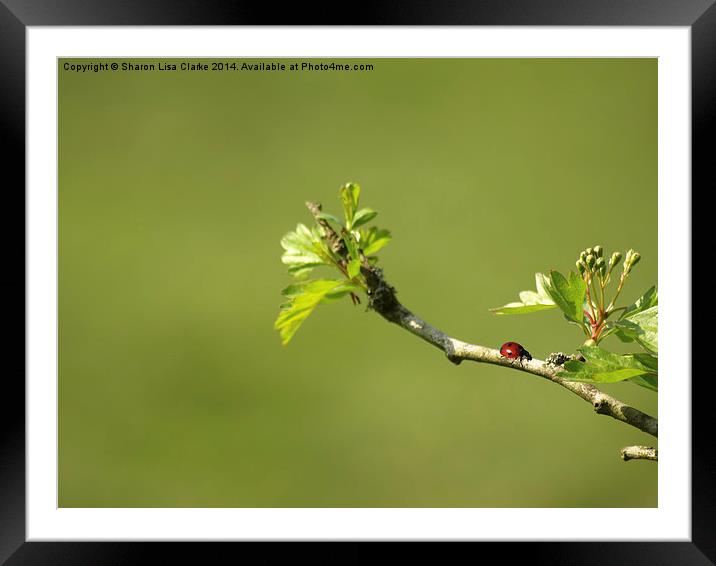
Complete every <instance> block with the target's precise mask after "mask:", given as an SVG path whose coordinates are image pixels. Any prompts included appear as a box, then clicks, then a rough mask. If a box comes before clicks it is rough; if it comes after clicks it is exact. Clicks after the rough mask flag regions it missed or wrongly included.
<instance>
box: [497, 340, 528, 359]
mask: <svg viewBox="0 0 716 566" xmlns="http://www.w3.org/2000/svg"><path fill="white" fill-rule="evenodd" d="M500 354H502V356H503V357H505V358H507V359H508V360H528V361H529V360H531V359H532V355H531V354H530V353H529V352H528V351H527V350H525V349H524V348H523V347H522V344H518V343H517V342H505V343H504V344H503V345H502V346H501V347H500Z"/></svg>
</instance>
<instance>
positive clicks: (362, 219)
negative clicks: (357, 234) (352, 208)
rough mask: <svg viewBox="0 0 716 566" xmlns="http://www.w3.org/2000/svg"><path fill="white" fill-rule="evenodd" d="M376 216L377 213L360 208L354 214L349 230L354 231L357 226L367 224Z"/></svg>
mask: <svg viewBox="0 0 716 566" xmlns="http://www.w3.org/2000/svg"><path fill="white" fill-rule="evenodd" d="M377 215H378V213H377V212H376V211H375V210H373V209H372V208H361V209H360V210H359V211H358V212H356V213H355V216H353V222H352V224H351V230H355V229H356V228H358V226H363V225H364V224H368V222H370V221H371V220H373V219H374V218H375V217H376V216H377Z"/></svg>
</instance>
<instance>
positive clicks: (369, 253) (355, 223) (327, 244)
mask: <svg viewBox="0 0 716 566" xmlns="http://www.w3.org/2000/svg"><path fill="white" fill-rule="evenodd" d="M360 191H361V189H360V186H359V185H357V184H355V183H347V184H345V185H343V186H342V187H341V188H340V193H339V194H340V201H341V205H342V208H343V218H342V219H341V218H339V217H337V216H334V215H332V214H329V213H326V212H323V210H322V209H321V207H320V205H318V204H315V203H307V206H308V207H309V209H310V210H311V211H312V212H313V216H314V225H313V226H311V227H307V226H305V225H304V224H298V226H296V229H295V230H294V231H292V232H289V233H287V234H286V235H285V236H284V237H283V238H282V239H281V246H282V247H283V249H284V253H283V256H282V257H281V261H282V262H283V263H284V264H286V265H287V266H288V273H289V275H291V276H293V277H294V278H295V279H297V280H298V283H296V284H294V285H290V286H288V287H286V288H285V289H284V290H283V291H282V293H283V295H284V296H285V297H286V299H287V301H286V302H285V303H284V304H282V305H281V310H280V312H279V315H278V318H277V319H276V322H275V324H274V328H275V329H276V330H278V331H279V334H280V336H281V341H282V343H283V344H284V345H285V344H288V342H289V341H290V340H291V338H292V337H293V336H294V334H295V333H296V331H297V330H298V328H299V327H300V326H301V324H302V323H303V322H304V321H305V320H306V319H307V318H308V317H309V316H310V314H311V313H312V312H313V311H314V310H315V308H316V307H317V306H318V305H319V304H321V303H327V302H333V301H336V300H339V299H341V298H344V297H346V296H348V297H350V298H351V300H352V301H353V303H354V304H358V303H359V302H360V299H359V298H358V295H357V293H359V292H360V291H367V283H366V280H365V276H364V274H363V272H362V270H363V269H367V268H369V267H370V266H371V265H374V264H375V263H377V261H378V258H377V257H376V255H375V254H377V253H378V252H379V251H380V250H381V249H383V248H384V247H385V246H386V245H387V244H388V243H389V242H390V239H391V234H390V232H389V231H388V230H385V229H380V228H377V227H375V226H372V227H370V228H369V227H368V226H367V224H369V223H370V222H371V221H372V220H373V219H374V218H375V217H376V216H377V214H378V213H377V212H376V211H375V210H373V209H371V208H360V207H359V202H360ZM321 266H326V267H331V268H335V269H336V270H337V271H338V272H339V273H340V275H341V277H340V278H338V279H314V280H306V278H307V277H308V276H309V275H310V274H311V273H312V272H313V270H314V269H315V268H317V267H321Z"/></svg>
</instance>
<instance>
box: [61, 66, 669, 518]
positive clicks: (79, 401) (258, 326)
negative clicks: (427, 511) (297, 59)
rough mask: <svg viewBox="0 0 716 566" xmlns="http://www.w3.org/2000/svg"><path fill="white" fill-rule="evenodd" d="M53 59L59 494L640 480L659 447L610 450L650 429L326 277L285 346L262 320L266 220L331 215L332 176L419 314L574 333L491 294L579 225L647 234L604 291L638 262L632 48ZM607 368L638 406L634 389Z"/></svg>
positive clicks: (82, 501) (297, 493)
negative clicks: (421, 328)
mask: <svg viewBox="0 0 716 566" xmlns="http://www.w3.org/2000/svg"><path fill="white" fill-rule="evenodd" d="M63 61H64V60H60V62H59V505H60V506H61V507H95V506H100V507H172V506H187V507H193V506H197V507H292V506H297V507H413V506H415V507H423V506H425V507H644V506H649V507H651V506H656V505H657V465H655V464H653V463H651V462H641V461H637V462H630V463H624V462H622V461H621V460H620V458H619V449H620V448H621V447H622V446H624V445H629V444H652V445H653V442H654V439H653V438H651V437H649V436H648V435H646V434H643V433H641V432H640V431H638V430H636V429H633V428H631V427H629V426H627V425H624V424H622V423H619V422H617V421H615V420H612V419H610V418H608V417H604V416H598V415H595V414H594V412H593V411H592V410H591V408H590V407H589V405H587V404H586V403H584V402H583V401H582V400H581V399H579V398H577V397H576V396H574V395H572V394H571V393H569V392H568V391H566V390H564V389H562V388H560V387H557V386H555V385H553V384H551V383H549V382H547V381H544V380H542V379H539V378H536V377H534V376H530V375H527V374H523V373H521V372H515V371H509V370H506V369H504V368H499V367H493V366H485V365H478V364H471V363H463V364H462V365H460V366H459V367H458V366H454V365H452V364H450V363H448V362H447V360H446V359H445V357H444V356H443V355H442V354H441V353H440V352H439V351H437V350H435V349H433V348H432V347H430V346H429V345H427V344H425V343H424V342H422V341H420V340H419V339H417V338H415V337H414V336H412V335H410V334H409V333H407V332H405V331H404V330H402V329H400V328H398V327H397V326H394V325H391V324H388V323H387V322H385V321H384V320H383V319H381V318H380V317H379V316H378V315H376V314H375V313H367V312H365V309H364V307H363V306H361V307H357V308H356V307H353V306H352V305H351V304H350V301H348V300H345V301H343V302H341V303H339V304H336V305H326V306H321V307H319V309H318V310H317V311H316V312H315V313H314V314H313V315H312V316H311V317H310V318H309V319H308V321H307V322H306V323H305V324H304V326H303V327H302V328H301V329H300V330H299V332H298V333H297V335H296V337H295V338H294V340H293V341H292V342H291V344H290V345H289V346H287V347H282V346H281V345H280V342H279V337H278V334H277V333H276V332H275V331H274V330H273V322H274V320H275V318H276V315H277V313H278V305H279V303H280V302H281V297H280V294H279V292H280V290H281V288H283V287H284V286H285V285H286V284H288V283H289V282H290V279H289V277H288V276H287V275H286V272H285V266H283V265H282V264H281V262H280V256H281V253H282V250H281V248H280V246H279V240H280V238H281V236H282V235H283V234H284V233H285V232H287V231H289V230H291V229H293V228H294V227H295V225H296V223H297V222H305V223H308V222H309V221H310V217H309V214H308V212H307V211H306V209H305V208H304V204H303V203H304V201H305V200H308V199H312V200H318V201H320V202H323V203H324V208H325V209H326V210H327V211H329V212H333V213H338V212H339V211H340V205H339V201H338V188H339V186H340V185H341V184H343V183H345V182H347V181H354V182H357V183H360V185H361V186H362V188H363V193H362V195H363V199H362V204H363V205H364V206H370V207H372V208H374V209H376V210H378V211H379V215H378V217H377V219H376V221H375V222H376V224H377V225H379V226H381V227H386V228H389V229H391V230H392V232H393V236H394V239H393V241H392V242H391V244H390V245H389V246H388V247H387V248H386V249H384V250H383V251H382V252H381V254H380V255H381V258H382V259H381V265H382V266H383V268H384V269H385V271H386V276H387V278H388V279H389V281H390V282H391V283H392V284H393V285H394V286H395V287H396V288H397V289H398V291H399V297H400V299H401V300H402V302H403V303H404V304H405V305H406V306H408V307H409V308H411V309H412V310H413V311H414V312H415V313H416V314H418V315H419V316H421V317H423V318H425V319H426V320H428V321H430V322H431V323H433V324H434V325H436V326H438V327H439V328H441V329H443V330H445V331H446V332H448V333H449V334H451V335H453V336H455V337H458V338H461V339H463V340H467V341H472V342H476V343H479V344H484V345H488V346H493V347H499V345H500V344H501V343H502V342H504V341H507V340H516V341H519V342H521V343H522V344H523V345H525V346H526V347H527V348H528V349H529V350H530V351H531V352H532V354H533V355H534V356H536V357H538V358H544V357H545V356H546V355H547V354H548V353H549V352H552V351H574V348H576V347H577V346H578V345H579V344H580V343H581V341H582V340H583V336H582V334H581V332H580V331H579V330H578V329H577V328H576V327H573V326H570V325H568V324H566V323H565V322H564V321H563V320H562V316H561V314H559V313H558V312H557V311H547V312H542V313H536V314H532V315H526V316H522V317H497V316H494V315H491V314H490V313H489V312H488V308H489V307H495V306H499V305H502V304H504V303H506V302H510V301H513V300H516V299H517V293H518V291H520V290H523V289H533V288H534V275H533V274H534V273H535V272H536V271H545V270H548V269H559V270H561V271H563V272H566V271H568V270H569V269H570V268H573V267H574V261H575V259H576V256H577V254H578V253H579V251H580V250H582V249H584V248H585V247H587V246H593V245H595V244H597V243H599V244H602V245H603V246H604V247H605V248H606V253H607V254H608V253H611V251H612V250H615V249H619V250H621V251H622V252H623V251H625V250H626V249H628V248H630V247H633V248H635V249H637V250H638V251H640V252H641V254H642V256H643V259H642V262H641V263H640V264H639V266H638V267H637V268H636V269H635V272H634V274H633V277H632V278H631V279H630V283H629V285H628V286H627V287H626V290H625V293H624V298H625V300H629V301H631V300H633V299H634V298H636V297H637V296H638V295H640V294H641V293H642V292H643V291H645V290H646V289H647V288H648V287H649V286H651V285H652V284H654V283H656V276H657V198H656V195H657V62H656V60H655V59H648V60H647V59H591V60H589V59H548V60H540V59H424V60H421V59H376V60H372V61H371V62H372V63H373V64H374V65H375V69H374V70H373V71H372V72H349V73H336V72H313V73H309V72H272V73H269V72H264V73H261V72H203V73H201V72H193V73H192V72H160V71H155V72H120V71H118V72H111V71H106V72H100V73H84V74H83V73H76V72H71V71H64V70H62V63H63ZM72 62H89V61H82V60H73V61H72ZM135 62H137V61H135ZM141 62H147V60H142V61H141ZM288 62H291V61H288ZM326 62H330V61H326ZM337 62H341V63H345V61H337ZM362 62H365V61H362ZM604 345H605V346H606V347H609V348H613V349H614V350H617V351H626V350H625V349H624V347H623V345H622V344H620V343H619V342H618V341H617V340H616V339H615V338H608V339H607V340H606V341H605V342H604ZM604 389H605V390H607V391H608V392H610V393H613V394H615V395H616V396H618V397H619V398H621V399H622V400H624V401H626V402H630V403H632V404H634V405H635V406H636V407H638V408H640V409H642V410H644V411H646V412H649V413H651V414H654V415H656V411H657V395H656V394H654V393H652V392H650V391H647V390H646V389H642V388H640V387H637V386H635V385H633V384H630V383H623V384H615V385H612V386H609V387H605V388H604Z"/></svg>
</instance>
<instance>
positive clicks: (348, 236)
mask: <svg viewBox="0 0 716 566" xmlns="http://www.w3.org/2000/svg"><path fill="white" fill-rule="evenodd" d="M343 241H344V242H345V244H346V248H347V249H348V255H350V257H351V259H360V254H359V253H358V245H357V244H356V241H355V239H354V236H353V233H352V232H344V233H343Z"/></svg>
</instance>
